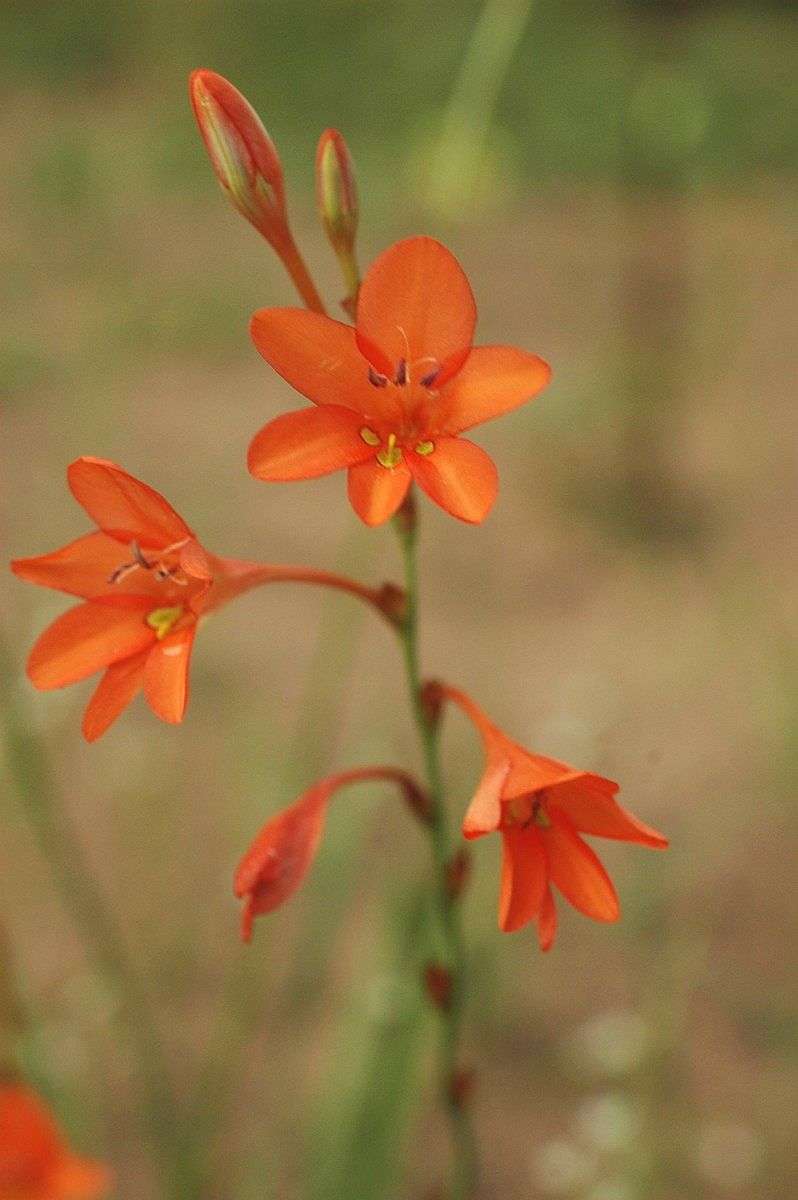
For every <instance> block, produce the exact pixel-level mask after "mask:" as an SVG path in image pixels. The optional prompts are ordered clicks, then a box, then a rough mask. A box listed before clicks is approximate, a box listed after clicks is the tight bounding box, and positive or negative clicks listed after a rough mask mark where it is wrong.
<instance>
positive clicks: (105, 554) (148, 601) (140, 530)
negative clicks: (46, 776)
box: [11, 458, 400, 741]
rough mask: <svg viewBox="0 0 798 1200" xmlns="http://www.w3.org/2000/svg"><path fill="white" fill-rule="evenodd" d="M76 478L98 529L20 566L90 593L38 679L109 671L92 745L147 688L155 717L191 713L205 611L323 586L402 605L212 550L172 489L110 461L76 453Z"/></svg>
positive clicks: (64, 626)
mask: <svg viewBox="0 0 798 1200" xmlns="http://www.w3.org/2000/svg"><path fill="white" fill-rule="evenodd" d="M67 479H68V481H69V486H70V488H71V490H72V493H73V495H74V496H75V498H76V500H77V501H78V502H79V503H80V504H82V505H83V507H84V508H85V510H86V512H87V513H88V514H89V516H90V517H91V518H92V520H93V521H94V522H95V523H96V524H97V526H98V527H99V528H98V529H97V530H96V531H95V532H94V533H89V534H86V535H85V536H84V537H81V538H78V539H77V541H74V542H70V543H69V545H67V546H63V547H62V548H61V549H60V550H55V551H53V552H52V553H51V554H43V555H41V556H40V557H38V558H20V559H16V560H15V561H14V562H12V564H11V568H12V570H13V571H14V573H15V574H16V575H18V576H19V577H20V578H21V579H25V580H27V581H28V582H30V583H38V584H41V585H42V586H44V587H51V588H57V589H58V590H59V591H62V592H68V593H69V594H70V595H73V596H80V597H81V598H82V600H83V603H82V604H78V605H77V606H76V607H74V608H70V609H68V611H67V612H65V613H64V614H63V616H61V617H59V618H58V619H57V620H56V621H54V622H53V624H52V625H51V626H50V627H49V628H48V629H46V630H45V632H44V633H43V634H42V635H41V637H40V638H39V639H38V641H37V642H36V643H35V645H34V647H33V650H32V651H31V654H30V657H29V659H28V675H29V677H30V680H31V682H32V683H33V685H34V686H35V687H37V688H40V689H42V690H48V689H51V688H60V687H64V686H66V685H67V684H69V683H75V682H77V681H78V680H80V679H85V678H87V677H88V676H89V675H93V674H94V673H95V672H96V671H101V670H103V671H104V672H105V673H104V675H103V677H102V679H101V680H100V683H99V685H98V686H97V689H96V691H95V692H94V695H93V696H92V698H91V700H90V701H89V705H88V708H87V709H86V712H85V715H84V718H83V733H84V735H85V737H86V738H87V740H88V741H94V740H95V739H96V738H98V737H100V735H101V734H103V733H104V732H105V731H106V729H108V727H109V726H110V725H111V724H112V723H113V722H114V721H115V720H116V718H117V717H118V716H119V714H120V713H121V712H122V711H123V709H124V708H125V707H126V706H127V705H128V704H129V703H130V701H131V700H132V699H133V697H134V696H135V695H136V694H137V693H138V692H139V691H141V690H142V689H143V691H144V695H145V697H146V699H147V702H148V703H149V705H150V708H151V709H152V711H153V712H154V713H155V714H156V716H158V717H160V718H161V720H163V721H168V722H171V723H177V722H179V721H182V719H183V714H184V713H185V710H186V704H187V702H188V668H189V661H190V658H191V650H192V647H193V644H194V636H195V634H196V632H197V625H198V623H199V621H200V619H201V618H202V617H204V616H206V615H207V614H208V613H210V612H212V611H213V610H214V609H216V608H219V606H220V605H222V604H226V603H227V601H228V600H232V599H233V598H234V597H235V596H238V595H240V594H241V593H242V592H245V591H247V590H248V589H250V588H253V587H256V586H258V585H259V584H262V583H275V582H278V581H298V582H306V583H319V584H325V585H327V586H329V587H335V588H339V589H342V590H344V591H349V592H352V593H354V594H355V595H358V596H360V597H361V598H363V599H365V600H368V601H369V602H371V603H373V604H375V605H376V606H377V607H378V608H380V610H381V611H382V612H384V613H385V614H386V615H388V616H390V615H391V613H392V606H394V607H398V604H399V599H400V593H398V589H391V588H390V586H387V585H386V587H385V588H383V589H382V590H381V591H373V590H372V589H370V588H366V587H363V586H362V585H360V584H358V583H356V582H355V581H353V580H350V579H347V578H345V577H344V576H339V575H333V574H330V573H328V572H325V571H314V570H311V569H308V568H303V567H289V566H278V565H273V564H267V563H254V562H244V561H240V560H238V559H234V558H217V557H216V555H213V554H209V553H208V552H207V551H206V550H204V549H203V547H202V546H201V545H200V544H199V542H197V540H196V538H195V536H194V534H193V532H192V530H191V529H190V528H189V527H188V525H187V524H186V523H185V521H184V520H183V518H182V517H180V516H179V515H178V514H177V513H176V512H175V510H174V509H173V508H172V506H171V505H170V504H168V503H167V502H166V500H165V499H164V498H163V496H161V495H160V494H159V493H158V492H156V491H155V490H154V489H153V488H151V487H148V486H147V484H146V483H142V482H140V480H138V479H134V478H133V476H132V475H128V473H127V472H126V471H123V470H122V468H121V467H118V466H116V464H115V463H112V462H107V461H106V460H105V459H100V458H79V459H77V460H76V461H75V462H73V463H72V464H71V465H70V467H69V468H68V470H67ZM394 615H397V614H394Z"/></svg>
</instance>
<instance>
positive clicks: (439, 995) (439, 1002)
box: [424, 963, 454, 1012]
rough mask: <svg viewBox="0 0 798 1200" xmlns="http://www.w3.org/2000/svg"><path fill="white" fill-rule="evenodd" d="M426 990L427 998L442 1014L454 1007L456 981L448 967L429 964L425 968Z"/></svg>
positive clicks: (439, 964)
mask: <svg viewBox="0 0 798 1200" xmlns="http://www.w3.org/2000/svg"><path fill="white" fill-rule="evenodd" d="M424 989H425V991H426V993H427V996H428V997H429V999H430V1000H431V1002H432V1003H433V1004H434V1005H435V1007H436V1008H439V1009H440V1010H441V1012H448V1011H449V1009H450V1008H451V1007H452V993H453V991H454V979H453V978H452V973H451V971H450V970H449V969H448V967H444V966H442V964H441V963H427V965H426V967H425V968H424Z"/></svg>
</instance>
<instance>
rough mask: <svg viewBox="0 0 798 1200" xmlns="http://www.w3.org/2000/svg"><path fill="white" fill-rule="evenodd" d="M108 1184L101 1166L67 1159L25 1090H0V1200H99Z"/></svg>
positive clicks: (41, 1108)
mask: <svg viewBox="0 0 798 1200" xmlns="http://www.w3.org/2000/svg"><path fill="white" fill-rule="evenodd" d="M110 1184H111V1176H110V1172H109V1171H108V1170H107V1169H106V1168H105V1167H104V1166H102V1165H101V1164H100V1163H96V1162H92V1161H90V1160H89V1159H85V1158H78V1156H77V1155H75V1154H73V1153H72V1151H71V1150H70V1149H69V1147H68V1146H67V1144H66V1142H65V1140H64V1138H63V1137H62V1135H61V1133H60V1132H59V1130H58V1127H57V1125H56V1123H55V1121H54V1120H53V1118H52V1116H51V1115H50V1113H49V1112H48V1110H47V1108H46V1107H45V1105H44V1103H43V1102H42V1100H40V1099H39V1097H38V1096H37V1095H36V1094H35V1093H34V1092H33V1091H31V1090H30V1088H27V1087H25V1086H24V1085H23V1084H20V1083H4V1084H0V1198H2V1200H100V1197H102V1196H105V1195H107V1193H108V1189H109V1187H110Z"/></svg>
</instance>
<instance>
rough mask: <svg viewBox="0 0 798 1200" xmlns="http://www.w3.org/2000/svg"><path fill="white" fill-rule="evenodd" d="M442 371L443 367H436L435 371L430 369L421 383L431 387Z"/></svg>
mask: <svg viewBox="0 0 798 1200" xmlns="http://www.w3.org/2000/svg"><path fill="white" fill-rule="evenodd" d="M440 373H441V368H440V367H436V368H435V370H434V371H430V373H429V375H424V376H423V377H422V378H421V380H420V381H419V382H420V383H421V386H422V387H425V388H431V387H432V386H433V385H434V383H435V380H436V379H437V378H438V376H439V375H440Z"/></svg>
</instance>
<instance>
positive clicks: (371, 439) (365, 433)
mask: <svg viewBox="0 0 798 1200" xmlns="http://www.w3.org/2000/svg"><path fill="white" fill-rule="evenodd" d="M386 382H387V380H386ZM360 436H361V437H362V439H363V441H364V442H365V443H366V445H367V446H379V444H380V435H379V434H378V433H375V432H374V430H373V429H369V427H368V425H364V426H363V428H362V429H361V431H360Z"/></svg>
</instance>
